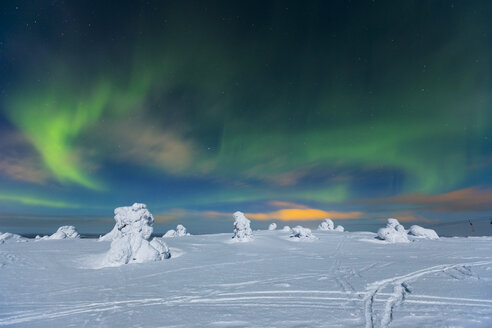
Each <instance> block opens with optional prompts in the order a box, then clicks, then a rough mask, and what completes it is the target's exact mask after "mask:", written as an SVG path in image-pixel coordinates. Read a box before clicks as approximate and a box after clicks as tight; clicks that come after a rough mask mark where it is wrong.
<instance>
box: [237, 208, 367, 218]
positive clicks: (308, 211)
mask: <svg viewBox="0 0 492 328" xmlns="http://www.w3.org/2000/svg"><path fill="white" fill-rule="evenodd" d="M362 214H363V213H362V212H339V211H323V210H320V209H316V208H287V209H281V210H278V211H273V212H265V213H246V216H247V217H248V218H251V219H253V220H281V221H314V220H322V219H325V218H332V219H342V220H343V219H357V218H360V217H361V216H362Z"/></svg>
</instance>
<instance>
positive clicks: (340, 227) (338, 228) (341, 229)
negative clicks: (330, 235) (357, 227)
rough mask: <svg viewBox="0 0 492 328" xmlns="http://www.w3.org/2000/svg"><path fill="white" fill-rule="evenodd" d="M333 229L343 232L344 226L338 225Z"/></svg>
mask: <svg viewBox="0 0 492 328" xmlns="http://www.w3.org/2000/svg"><path fill="white" fill-rule="evenodd" d="M334 231H340V232H344V231H345V228H344V227H343V226H341V225H338V226H337V227H336V228H335V230H334Z"/></svg>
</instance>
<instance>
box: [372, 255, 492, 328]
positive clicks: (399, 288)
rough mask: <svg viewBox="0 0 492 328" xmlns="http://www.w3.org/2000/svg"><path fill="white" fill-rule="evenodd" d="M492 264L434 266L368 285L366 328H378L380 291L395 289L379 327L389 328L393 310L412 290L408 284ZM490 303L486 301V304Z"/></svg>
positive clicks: (424, 302)
mask: <svg viewBox="0 0 492 328" xmlns="http://www.w3.org/2000/svg"><path fill="white" fill-rule="evenodd" d="M488 264H492V261H478V262H469V263H459V264H441V265H436V266H432V267H429V268H425V269H420V270H417V271H414V272H412V273H408V274H406V275H402V276H397V277H393V278H390V279H384V280H380V281H375V282H373V283H371V284H369V285H368V292H367V294H366V296H365V298H364V315H365V320H366V328H374V327H378V325H377V322H376V319H377V315H376V312H375V311H374V302H375V301H376V299H375V298H376V295H381V293H380V291H382V290H383V289H385V288H386V287H388V286H391V287H393V293H391V294H389V297H388V298H387V299H386V301H385V306H384V310H383V313H382V315H381V321H380V324H379V327H381V328H387V327H388V326H389V325H390V323H391V321H392V320H393V310H394V308H395V307H397V306H399V305H400V304H401V303H402V302H403V301H404V300H405V297H406V295H407V294H408V293H410V292H411V291H410V289H409V286H408V282H410V281H413V280H416V279H417V278H419V277H421V276H424V275H428V274H432V273H438V272H447V271H448V270H451V269H457V268H464V267H473V266H481V265H488ZM417 302H418V301H412V303H417ZM487 302H490V301H488V300H487V301H486V302H485V303H487ZM420 303H423V304H435V305H437V304H439V305H454V304H448V303H446V302H430V301H423V302H420ZM457 305H460V306H466V305H468V304H466V303H461V304H457Z"/></svg>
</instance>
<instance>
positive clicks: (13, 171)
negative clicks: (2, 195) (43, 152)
mask: <svg viewBox="0 0 492 328" xmlns="http://www.w3.org/2000/svg"><path fill="white" fill-rule="evenodd" d="M0 153H1V154H2V156H1V157H0V174H1V175H3V176H6V177H8V178H9V179H12V180H18V181H25V182H32V183H38V184H42V183H45V182H46V180H48V178H49V175H48V174H47V172H46V171H45V170H44V169H43V167H42V166H41V164H40V161H41V159H40V158H39V156H37V155H36V153H35V151H34V149H32V147H31V146H30V144H29V142H28V141H27V140H26V139H25V138H24V137H23V136H22V135H21V134H20V133H15V132H4V133H2V135H1V136H0Z"/></svg>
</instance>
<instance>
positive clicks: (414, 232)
mask: <svg viewBox="0 0 492 328" xmlns="http://www.w3.org/2000/svg"><path fill="white" fill-rule="evenodd" d="M408 234H409V235H411V236H413V237H415V238H422V239H439V236H438V235H437V233H436V232H435V231H434V230H432V229H426V228H423V227H421V226H418V225H413V226H411V227H410V231H409V232H408Z"/></svg>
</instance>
